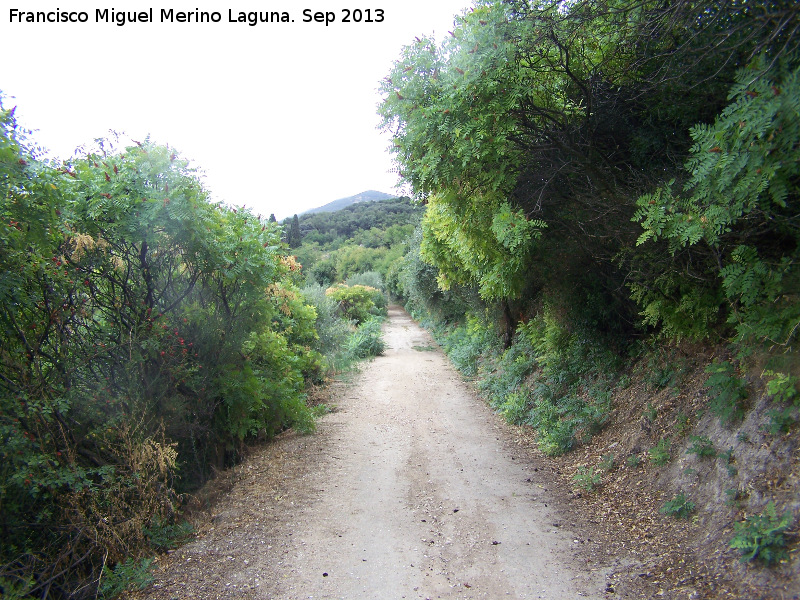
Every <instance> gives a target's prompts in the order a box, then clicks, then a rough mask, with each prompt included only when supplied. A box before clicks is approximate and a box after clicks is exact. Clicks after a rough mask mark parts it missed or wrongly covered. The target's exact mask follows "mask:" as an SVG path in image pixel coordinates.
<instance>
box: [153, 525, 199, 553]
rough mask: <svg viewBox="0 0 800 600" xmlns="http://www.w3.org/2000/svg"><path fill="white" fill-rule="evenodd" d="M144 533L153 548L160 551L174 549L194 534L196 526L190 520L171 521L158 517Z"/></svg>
mask: <svg viewBox="0 0 800 600" xmlns="http://www.w3.org/2000/svg"><path fill="white" fill-rule="evenodd" d="M144 535H145V537H146V538H147V541H148V542H149V543H150V546H151V547H152V548H155V549H156V550H160V551H162V552H163V551H166V550H173V549H175V548H177V547H178V546H180V545H181V544H183V543H184V542H186V541H187V540H188V539H189V538H190V537H192V536H193V535H194V527H193V526H192V524H191V523H189V522H188V521H181V522H180V523H169V522H168V521H167V520H166V519H163V518H161V517H158V516H157V517H156V518H155V519H153V522H152V523H151V524H150V525H149V526H148V527H145V529H144Z"/></svg>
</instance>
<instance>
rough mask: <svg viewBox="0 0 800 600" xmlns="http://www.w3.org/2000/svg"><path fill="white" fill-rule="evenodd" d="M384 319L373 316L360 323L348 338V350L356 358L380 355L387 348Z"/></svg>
mask: <svg viewBox="0 0 800 600" xmlns="http://www.w3.org/2000/svg"><path fill="white" fill-rule="evenodd" d="M381 322H382V319H377V318H372V319H370V320H368V321H365V322H363V323H362V324H361V325H359V327H358V329H356V330H355V332H353V334H352V335H351V336H350V338H349V339H348V340H347V349H348V352H349V353H350V354H351V356H353V357H354V358H356V359H364V358H371V357H373V356H380V355H381V354H383V351H384V350H385V349H386V345H385V343H384V341H383V332H382V331H381Z"/></svg>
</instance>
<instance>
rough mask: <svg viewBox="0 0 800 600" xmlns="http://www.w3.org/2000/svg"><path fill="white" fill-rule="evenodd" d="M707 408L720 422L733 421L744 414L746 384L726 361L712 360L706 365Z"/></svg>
mask: <svg viewBox="0 0 800 600" xmlns="http://www.w3.org/2000/svg"><path fill="white" fill-rule="evenodd" d="M706 373H709V377H708V379H707V380H706V387H707V388H708V395H709V398H710V402H709V408H710V409H711V412H712V413H714V414H715V415H716V416H718V417H719V419H720V421H721V422H722V423H734V422H736V421H739V420H741V418H742V417H743V416H744V401H745V400H746V399H747V396H748V394H747V384H746V383H745V381H744V379H740V378H739V377H737V376H736V369H735V367H734V366H733V365H732V364H731V363H729V362H728V361H722V362H718V361H714V362H713V363H712V364H711V365H709V366H708V367H706Z"/></svg>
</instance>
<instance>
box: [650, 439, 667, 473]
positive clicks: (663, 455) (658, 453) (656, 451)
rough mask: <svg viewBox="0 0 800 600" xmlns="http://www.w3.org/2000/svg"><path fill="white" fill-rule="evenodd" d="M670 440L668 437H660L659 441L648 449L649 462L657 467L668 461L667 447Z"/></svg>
mask: <svg viewBox="0 0 800 600" xmlns="http://www.w3.org/2000/svg"><path fill="white" fill-rule="evenodd" d="M671 445H672V442H671V440H670V439H669V438H662V439H661V440H659V442H658V443H657V444H656V445H655V446H653V447H652V448H650V450H648V453H649V454H650V462H651V463H652V464H654V465H656V466H657V467H662V466H664V465H665V464H667V463H668V462H669V459H670V453H669V448H670V446H671Z"/></svg>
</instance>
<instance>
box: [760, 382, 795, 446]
mask: <svg viewBox="0 0 800 600" xmlns="http://www.w3.org/2000/svg"><path fill="white" fill-rule="evenodd" d="M764 374H765V375H766V376H768V377H770V379H769V380H768V381H767V393H768V394H769V395H770V397H771V398H772V399H773V400H774V401H776V402H777V403H779V404H782V405H783V406H780V407H778V408H774V409H772V410H770V411H768V412H767V416H768V417H769V424H768V425H766V426H765V430H766V431H767V432H768V433H770V434H772V435H780V434H782V433H788V432H789V431H790V430H791V428H792V426H793V425H794V424H795V423H797V420H798V416H797V413H798V410H797V409H798V408H800V395H798V394H797V380H798V378H797V377H791V376H789V375H786V374H784V373H775V372H774V371H765V372H764Z"/></svg>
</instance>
